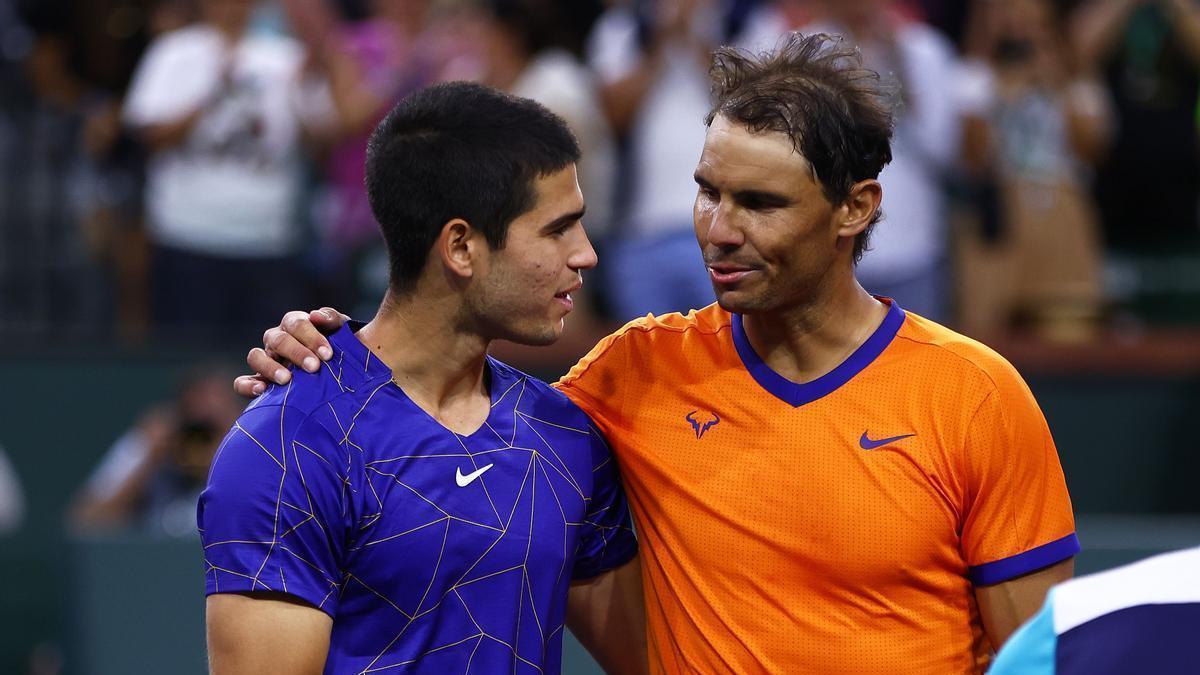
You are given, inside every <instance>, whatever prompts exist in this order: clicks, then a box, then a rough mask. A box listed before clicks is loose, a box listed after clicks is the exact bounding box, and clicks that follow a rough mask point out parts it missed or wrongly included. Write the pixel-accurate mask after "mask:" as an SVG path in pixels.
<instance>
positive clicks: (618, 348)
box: [559, 304, 731, 384]
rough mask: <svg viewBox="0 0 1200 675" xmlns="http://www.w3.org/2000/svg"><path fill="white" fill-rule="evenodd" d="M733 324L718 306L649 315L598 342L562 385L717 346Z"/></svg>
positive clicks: (564, 379)
mask: <svg viewBox="0 0 1200 675" xmlns="http://www.w3.org/2000/svg"><path fill="white" fill-rule="evenodd" d="M730 321H731V316H730V314H729V313H728V312H726V311H725V310H723V309H721V308H720V307H719V306H718V305H716V304H712V305H709V306H708V307H705V308H703V309H699V310H695V309H694V310H691V311H689V312H688V313H687V314H681V313H679V312H672V313H670V314H662V315H658V316H656V315H654V314H647V315H646V316H644V317H641V318H639V319H634V320H633V321H630V322H629V323H627V324H625V325H624V326H622V327H621V328H620V329H619V330H617V331H616V332H614V333H612V334H611V335H609V336H608V337H606V338H604V339H603V340H601V341H600V342H599V343H597V344H596V346H595V347H594V348H592V351H591V352H589V353H588V354H587V355H586V356H584V357H583V359H581V360H580V361H579V363H577V364H575V367H574V368H572V369H571V371H570V372H569V373H567V375H566V376H564V377H563V379H562V380H560V381H559V383H560V384H569V383H570V382H571V381H573V380H575V379H578V378H579V377H581V376H583V375H584V374H585V373H587V372H588V371H589V370H593V369H602V368H606V367H614V366H617V365H619V364H628V363H629V362H630V361H631V360H634V359H636V360H640V361H661V360H663V359H665V358H666V357H669V356H675V355H678V354H681V353H682V352H687V353H689V354H690V353H691V352H692V351H695V350H702V349H704V348H705V346H706V345H710V344H717V342H718V340H719V339H720V338H719V336H722V335H723V334H724V332H726V331H728V330H730Z"/></svg>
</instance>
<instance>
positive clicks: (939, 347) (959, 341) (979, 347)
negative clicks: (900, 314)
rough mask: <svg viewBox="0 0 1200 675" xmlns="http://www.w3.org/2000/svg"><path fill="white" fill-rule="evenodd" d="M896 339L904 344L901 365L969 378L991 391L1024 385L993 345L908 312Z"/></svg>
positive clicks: (950, 376)
mask: <svg viewBox="0 0 1200 675" xmlns="http://www.w3.org/2000/svg"><path fill="white" fill-rule="evenodd" d="M896 339H897V340H898V341H901V342H902V344H903V345H904V347H905V351H904V354H905V357H904V358H905V365H906V366H907V367H910V368H912V369H914V370H915V369H918V368H920V369H923V370H925V371H926V372H929V373H930V374H932V375H935V376H937V377H939V378H941V379H953V380H959V381H962V380H973V381H976V382H979V383H980V384H982V385H983V386H984V387H985V388H986V389H988V390H993V391H994V390H1004V389H1007V388H1008V387H1010V386H1012V385H1014V384H1017V383H1020V385H1021V386H1024V381H1023V380H1022V379H1021V376H1020V374H1019V373H1017V369H1016V368H1014V367H1013V365H1012V364H1011V363H1009V362H1008V360H1007V359H1005V358H1004V357H1003V356H1001V355H1000V354H998V353H997V352H996V351H995V350H994V349H992V348H991V347H988V346H987V345H985V344H983V343H982V342H979V341H978V340H973V339H971V338H969V337H967V336H965V335H962V334H960V333H957V332H955V331H953V330H951V329H949V328H946V327H945V326H942V325H941V324H938V323H935V322H933V321H930V320H929V319H926V318H924V317H922V316H919V315H916V314H912V313H911V312H910V313H908V314H907V317H906V321H905V322H904V325H903V326H902V327H901V329H900V332H899V333H898V334H897V335H896Z"/></svg>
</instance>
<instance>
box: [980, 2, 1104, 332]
mask: <svg viewBox="0 0 1200 675" xmlns="http://www.w3.org/2000/svg"><path fill="white" fill-rule="evenodd" d="M973 10H974V12H973V16H972V19H971V28H970V34H969V36H968V43H967V45H966V47H967V54H968V56H969V57H970V60H969V61H968V62H967V64H965V66H964V69H963V79H962V83H961V97H960V101H961V104H962V112H963V115H964V146H963V159H964V162H965V164H966V166H967V167H968V168H969V169H970V170H971V173H972V174H973V175H975V176H976V177H978V180H980V181H981V182H982V183H983V184H985V185H988V186H989V189H986V190H982V191H980V194H985V195H994V197H995V198H989V199H986V200H982V203H983V206H984V208H987V209H990V210H991V212H989V213H987V214H986V215H985V217H983V218H982V219H980V220H979V222H978V223H977V225H978V226H977V227H971V228H964V231H963V232H962V234H961V236H960V237H959V243H960V246H959V254H960V257H959V260H958V273H959V291H960V297H959V300H960V302H959V306H958V317H959V321H960V326H959V327H960V328H961V329H962V330H964V331H965V332H967V333H968V334H970V335H972V336H975V337H981V336H983V335H989V334H995V333H996V332H997V331H1000V330H1003V329H1005V328H1007V327H1009V325H1010V324H1011V323H1012V321H1013V320H1014V318H1015V317H1016V316H1017V315H1018V314H1023V315H1025V318H1026V319H1028V320H1029V321H1030V322H1031V323H1032V325H1033V327H1034V328H1036V329H1037V330H1038V331H1039V332H1040V333H1041V334H1043V335H1045V336H1047V337H1051V338H1061V339H1081V338H1084V337H1087V336H1088V335H1090V334H1091V333H1092V332H1093V330H1094V328H1095V326H1096V322H1097V319H1098V318H1099V314H1100V309H1101V300H1102V295H1101V287H1100V267H1101V255H1100V244H1099V237H1098V232H1097V222H1096V213H1095V208H1094V205H1093V204H1092V202H1091V197H1090V193H1089V191H1088V186H1087V184H1086V183H1085V180H1084V176H1085V169H1086V168H1087V167H1088V165H1089V164H1090V163H1091V162H1093V161H1095V160H1096V158H1097V157H1098V156H1099V155H1100V153H1101V152H1102V149H1103V146H1104V143H1105V139H1106V135H1107V132H1108V127H1109V122H1108V106H1107V100H1106V98H1105V94H1104V91H1103V89H1102V88H1101V85H1100V84H1099V83H1098V82H1096V81H1094V80H1092V79H1089V78H1088V77H1087V76H1086V74H1082V73H1078V72H1076V71H1075V69H1074V68H1072V66H1071V55H1070V53H1069V48H1068V47H1067V45H1065V44H1064V43H1063V41H1062V35H1063V33H1064V31H1063V24H1062V21H1061V17H1059V16H1058V9H1057V7H1056V5H1055V3H1054V2H1053V0H1007V1H1006V2H995V1H994V0H977V1H976V2H975V4H974V7H973Z"/></svg>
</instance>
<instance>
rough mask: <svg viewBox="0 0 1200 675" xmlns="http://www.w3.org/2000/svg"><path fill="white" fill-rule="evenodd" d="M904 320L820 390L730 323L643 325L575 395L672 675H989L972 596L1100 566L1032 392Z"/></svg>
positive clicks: (612, 341)
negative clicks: (605, 447) (783, 372)
mask: <svg viewBox="0 0 1200 675" xmlns="http://www.w3.org/2000/svg"><path fill="white" fill-rule="evenodd" d="M885 302H887V303H888V304H889V309H888V313H887V316H886V318H885V319H884V321H883V323H882V324H881V325H880V327H879V328H878V329H877V330H876V332H875V333H874V334H873V335H872V336H871V337H870V338H869V339H868V340H867V341H866V342H865V343H864V344H863V345H862V346H861V347H860V348H859V349H858V350H857V351H856V352H855V353H854V354H852V355H851V356H850V357H849V358H848V359H847V360H846V361H845V362H844V363H842V364H841V365H840V366H838V367H837V368H836V369H835V370H833V371H832V372H830V373H828V374H827V375H824V376H823V377H821V378H818V379H817V380H814V381H812V382H808V383H805V384H796V383H793V382H790V381H788V380H786V379H784V378H783V377H781V376H780V375H778V374H777V373H775V372H774V371H772V370H771V369H770V368H769V367H768V366H767V365H766V364H765V363H764V362H763V361H762V359H760V358H759V357H758V355H756V354H755V352H754V349H753V348H752V347H751V345H750V343H749V341H748V340H747V339H746V335H745V333H744V332H743V330H742V325H741V317H740V316H738V315H731V314H729V313H728V312H725V311H724V310H722V309H720V308H719V307H718V306H716V305H713V306H710V307H708V308H706V309H703V310H700V311H695V312H691V313H689V314H688V315H687V316H681V315H679V314H670V315H666V316H662V317H658V318H654V317H647V318H645V319H639V320H637V321H634V322H632V323H630V324H628V325H627V326H625V327H624V328H622V329H621V330H620V331H618V332H617V333H615V334H613V335H611V336H609V337H607V338H605V339H604V340H603V341H602V342H600V344H598V345H597V346H596V348H595V349H594V350H593V351H592V352H591V353H590V354H589V355H588V356H586V357H584V359H583V360H582V361H580V362H579V364H577V365H576V366H575V367H574V368H573V369H572V370H571V372H570V373H568V374H567V375H566V376H565V377H564V378H563V379H562V380H561V381H560V382H559V387H560V388H561V389H562V391H563V392H564V393H566V394H567V396H569V397H570V398H571V399H572V400H573V401H575V403H576V404H577V405H579V406H580V407H581V408H583V409H584V410H585V411H587V412H588V413H589V414H590V415H591V416H592V419H593V420H594V421H595V423H596V424H597V425H598V426H599V428H600V429H601V430H602V431H603V432H604V434H605V435H606V436H607V437H608V440H609V442H610V443H611V445H612V448H613V451H614V452H615V454H616V457H617V460H618V462H619V463H620V466H621V470H622V474H623V476H624V480H625V486H626V490H627V492H628V495H629V499H630V504H631V506H632V507H633V513H634V520H635V525H636V527H637V530H638V534H639V536H640V537H641V542H642V548H641V551H642V558H643V568H642V570H643V580H644V582H645V586H646V604H647V618H648V621H649V639H650V651H651V662H652V664H653V666H654V668H655V669H656V670H657V671H662V672H671V673H676V672H685V673H687V672H698V673H726V672H734V673H761V672H769V673H809V672H812V673H902V672H903V673H977V672H982V671H983V670H984V669H985V668H986V666H987V662H988V660H989V658H990V657H989V652H990V648H989V646H988V642H987V640H986V637H985V635H984V633H983V627H982V625H981V623H980V618H979V612H978V607H977V605H976V602H975V598H974V594H973V590H972V589H973V584H981V585H988V584H994V583H998V582H1002V581H1006V580H1008V579H1012V578H1014V577H1018V576H1021V575H1023V574H1026V573H1029V572H1032V571H1034V570H1037V569H1040V568H1043V567H1047V566H1049V565H1052V564H1054V563H1057V562H1059V561H1061V560H1065V559H1067V558H1069V557H1071V556H1073V555H1075V553H1076V552H1077V551H1078V550H1079V543H1078V540H1077V539H1076V537H1075V524H1074V518H1073V516H1072V513H1071V504H1070V499H1069V497H1068V495H1067V489H1066V485H1065V482H1064V480H1063V474H1062V469H1061V467H1060V465H1059V461H1058V454H1057V452H1056V450H1055V447H1054V442H1053V440H1052V439H1051V437H1050V432H1049V429H1048V427H1047V425H1046V421H1045V418H1044V417H1043V416H1042V414H1041V411H1040V410H1039V409H1038V406H1037V403H1036V402H1035V401H1034V399H1033V395H1032V394H1031V393H1030V391H1029V388H1028V387H1027V386H1026V385H1025V383H1024V382H1023V381H1022V380H1021V377H1020V376H1019V375H1018V374H1017V372H1016V371H1015V370H1014V369H1013V367H1012V366H1011V365H1009V364H1008V362H1006V361H1005V360H1004V359H1003V358H1001V357H1000V356H999V355H997V354H996V353H995V352H993V351H991V350H990V349H988V348H987V347H984V346H983V345H981V344H979V343H977V342H974V341H972V340H970V339H968V338H965V337H963V336H961V335H958V334H956V333H954V332H952V331H950V330H948V329H946V328H944V327H942V326H939V325H937V324H935V323H933V322H931V321H928V320H926V319H923V318H921V317H918V316H916V315H913V314H906V313H905V312H904V311H903V310H902V309H901V308H900V307H899V306H898V305H896V304H895V303H893V302H891V301H888V300H885Z"/></svg>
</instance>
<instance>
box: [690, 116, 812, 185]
mask: <svg viewBox="0 0 1200 675" xmlns="http://www.w3.org/2000/svg"><path fill="white" fill-rule="evenodd" d="M706 165H711V168H713V169H721V168H732V167H735V166H736V167H738V168H739V169H740V170H741V171H742V172H754V170H755V169H759V170H761V172H762V173H764V174H770V173H774V172H777V171H779V170H780V169H785V168H786V169H790V170H797V169H799V170H802V171H805V172H811V171H812V166H811V164H810V163H809V161H808V159H807V158H805V157H804V155H802V154H801V153H800V151H799V150H798V149H797V148H796V144H795V143H794V142H793V141H792V137H791V136H789V135H788V134H785V133H783V132H781V131H775V130H773V129H763V130H754V129H751V128H749V127H748V126H747V125H745V124H743V123H741V122H738V121H736V120H730V119H729V118H727V117H724V116H722V115H717V116H716V117H714V118H713V121H712V124H710V125H709V127H708V133H707V136H706V137H705V142H704V155H703V157H701V161H700V166H699V167H698V168H697V172H698V173H702V171H701V170H702V169H705V168H706Z"/></svg>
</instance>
